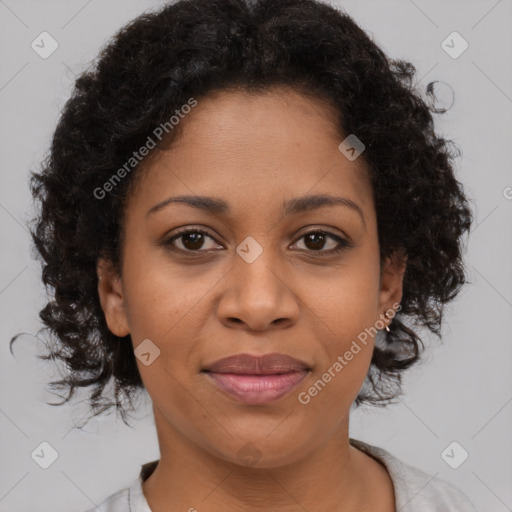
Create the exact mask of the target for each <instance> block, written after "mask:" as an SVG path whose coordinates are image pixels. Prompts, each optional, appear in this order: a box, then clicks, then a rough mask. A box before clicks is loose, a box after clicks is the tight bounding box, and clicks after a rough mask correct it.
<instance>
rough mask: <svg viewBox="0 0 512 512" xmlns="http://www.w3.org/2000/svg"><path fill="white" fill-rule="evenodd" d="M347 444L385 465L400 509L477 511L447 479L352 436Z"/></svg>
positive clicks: (414, 510)
mask: <svg viewBox="0 0 512 512" xmlns="http://www.w3.org/2000/svg"><path fill="white" fill-rule="evenodd" d="M350 443H351V444H352V446H354V447H355V448H358V449H360V450H362V451H364V452H365V453H367V454H368V455H370V456H372V457H373V458H375V459H377V460H379V461H380V462H381V463H382V464H384V466H386V469H387V470H388V473H389V475H390V477H391V480H392V481H393V486H394V488H395V500H396V507H397V510H400V512H427V511H428V512H476V509H475V507H474V506H473V504H472V503H471V502H470V501H469V499H468V498H467V497H466V496H465V495H464V494H463V493H462V492H461V491H460V490H459V489H457V487H455V486H454V485H452V484H450V483H448V482H447V481H445V480H442V479H440V478H437V477H436V476H435V475H434V476H432V475H428V474H427V473H425V472H424V471H421V470H420V469H418V468H415V467H413V466H409V465H408V464H405V463H404V462H402V461H400V460H399V459H397V458H396V457H395V456H393V455H392V454H390V453H389V452H387V451H386V450H384V449H382V448H378V447H376V446H372V445H369V444H367V443H363V442H362V441H357V440H355V439H351V440H350Z"/></svg>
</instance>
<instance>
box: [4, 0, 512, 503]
mask: <svg viewBox="0 0 512 512" xmlns="http://www.w3.org/2000/svg"><path fill="white" fill-rule="evenodd" d="M333 3H334V2H333ZM157 5H160V2H157V1H149V0H145V1H142V0H139V1H136V0H129V1H127V0H123V1H120V0H115V1H113V0H108V1H103V2H99V1H98V0H90V1H88V2H87V1H85V0H76V1H75V0H73V1H70V0H67V1H63V0H61V1H56V0H53V1H41V0H39V1H36V0H32V1H28V0H5V1H2V0H0V47H1V69H0V112H1V121H0V140H1V147H0V180H1V181H0V183H1V186H0V241H1V245H0V251H1V267H0V315H1V322H0V336H1V341H2V343H1V344H0V352H1V354H0V375H1V376H2V386H1V393H0V394H1V404H0V429H1V433H2V435H1V436H0V460H1V466H0V511H4V512H5V511H9V512H22V511H27V512H28V511H31V512H33V511H36V510H40V511H43V510H52V511H54V512H81V511H83V510H84V509H86V508H89V507H92V506H93V504H97V503H99V501H100V500H101V499H103V498H104V497H105V496H106V495H107V494H110V493H112V492H114V491H116V490H118V489H120V488H122V487H125V486H126V485H127V484H128V483H129V482H131V480H132V479H134V478H136V476H137V475H138V472H139V470H140V464H142V463H144V462H146V461H149V460H153V459H155V458H157V457H158V445H157V440H156V433H155V429H154V424H153V420H152V416H151V409H150V402H149V400H145V401H143V402H142V404H141V409H140V413H138V418H139V419H138V420H137V421H136V422H135V423H134V429H130V428H127V427H126V426H124V424H123V423H122V422H121V421H120V420H119V419H118V420H116V419H115V416H114V415H113V414H111V415H109V416H103V417H100V418H96V419H94V420H91V421H90V422H89V424H88V425H87V426H86V427H85V429H84V430H79V429H76V428H73V425H74V422H76V421H79V420H80V419H81V418H82V417H83V416H84V415H85V414H86V413H87V406H86V405H87V404H86V403H85V402H84V401H80V400H83V399H84V398H85V395H80V396H79V397H78V399H77V401H76V404H75V405H73V406H72V407H71V406H68V405H66V406H61V407H51V406H49V405H46V404H45V403H44V402H45V400H49V401H52V400H55V398H54V397H53V396H52V395H50V394H49V393H48V392H46V391H45V390H44V383H45V382H46V381H47V380H48V379H50V378H53V377H56V376H57V374H56V373H55V371H54V370H52V368H51V367H50V366H49V365H48V364H46V363H44V362H42V361H38V360H37V359H36V358H35V357H34V356H35V355H36V354H37V353H38V352H37V348H36V344H34V343H33V338H32V337H31V336H30V335H25V336H24V337H23V338H22V340H21V341H20V342H18V343H17V344H15V349H14V352H15V356H16V357H15V358H13V357H12V356H11V355H10V353H9V350H8V341H9V339H10V338H11V336H13V335H14V334H16V333H17V332H20V331H25V332H28V333H32V334H35V333H36V332H37V329H38V328H39V326H40V325H39V320H38V311H39V309H40V307H41V306H42V305H43V303H44V297H45V291H44V289H43V287H42V285H41V284H40V268H39V264H38V263H37V262H36V261H35V260H33V259H32V256H31V245H30V240H29V237H28V233H27V230H26V228H25V222H26V221H28V220H29V219H30V218H31V217H32V216H33V210H32V203H31V197H30V194H29V190H28V184H27V179H28V173H29V170H30V169H36V168H37V166H38V164H39V162H40V161H41V159H42V158H43V157H44V155H45V153H46V151H47V148H48V146H49V143H50V138H51V135H52V131H53V130H54V128H55V124H56V122H57V119H58V114H59V110H60V108H61V107H62V106H63V103H64V101H65V100H66V99H67V97H68V96H69V92H70V87H71V85H72V83H73V80H74V78H75V74H76V73H78V72H80V71H82V70H83V69H84V68H85V66H86V64H87V63H88V62H89V61H90V60H91V59H93V58H94V57H95V55H96V54H97V52H98V50H99V49H100V48H101V46H102V45H103V44H105V43H106V41H107V40H108V39H109V37H110V36H111V35H112V34H113V33H114V32H115V31H116V30H117V29H119V28H120V27H121V25H123V24H124V23H125V22H127V21H128V20H130V19H131V18H133V17H134V16H136V15H138V14H140V13H141V12H142V11H144V10H147V9H150V8H153V7H155V6H157ZM338 5H342V6H343V7H344V8H345V9H346V10H347V11H348V12H349V14H351V15H352V16H353V17H354V18H355V20H356V21H357V22H358V23H359V24H360V25H361V26H362V27H363V28H364V29H365V30H367V31H368V32H369V33H370V35H372V37H373V38H374V39H375V41H376V42H377V43H378V44H380V45H381V47H382V48H383V49H384V50H385V51H386V52H387V53H388V54H389V55H390V56H392V57H395V58H399V57H400V58H405V59H408V60H411V61H412V62H413V63H414V64H415V65H416V67H417V69H418V77H417V78H418V85H419V87H421V88H422V89H423V90H424V88H425V86H426V85H427V83H428V82H430V81H433V80H439V81H442V82H446V83H449V84H450V85H451V87H452V88H453V89H454V91H455V98H456V99H455V104H454V105H453V107H452V108H451V109H450V110H449V112H448V114H445V115H444V116H440V117H438V121H437V126H438V130H439V132H440V133H442V134H444V135H446V136H447V137H448V138H451V139H452V140H454V142H455V143H456V144H457V145H458V146H459V147H460V148H461V149H462V158H459V159H458V160H457V172H458V178H459V180H460V181H462V182H463V183H464V185H465V187H466V190H467V192H468V194H469V196H470V197H471V198H472V199H473V201H474V211H475V215H476V223H475V226H474V228H473V231H472V234H471V236H470V239H469V243H468V250H467V263H468V267H469V271H470V279H471V281H472V284H471V285H468V286H466V287H465V288H464V290H463V292H462V293H461V295H460V296H459V298H458V299H457V300H456V302H455V303H454V304H453V305H452V306H451V307H450V308H449V310H448V311H447V315H446V320H445V326H444V341H443V342H442V343H439V342H438V341H437V340H436V339H431V340H430V343H429V345H430V348H429V350H428V352H427V355H426V357H425V362H424V363H423V364H421V365H419V366H417V367H416V368H414V369H413V370H412V371H411V372H410V374H408V375H407V378H406V382H405V391H406V393H405V395H404V398H403V399H402V401H401V403H399V404H397V405H395V406H392V407H389V408H388V409H386V410H376V409H368V408H367V409H364V410H358V411H356V412H355V413H354V415H353V419H352V424H351V435H352V437H355V438H358V439H362V440H364V441H367V442H370V443H372V444H376V445H378V446H381V447H383V448H385V449H387V450H388V451H390V452H391V453H393V454H394V455H396V456H397V457H399V458H400V459H402V460H403V461H405V462H407V463H409V464H411V465H415V466H417V467H419V468H421V469H423V470H424V471H426V472H428V473H430V474H431V475H437V476H438V477H440V478H444V479H447V480H449V481H451V482H453V483H454V484H456V485H457V486H458V487H460V488H461V489H462V490H463V491H464V492H465V493H466V494H467V495H468V496H469V497H470V498H471V499H472V501H473V502H474V503H475V505H476V506H477V508H478V509H479V510H481V511H493V512H504V511H507V510H512V486H511V485H510V483H511V482H512V438H511V435H510V433H511V432H512V403H511V402H512V385H511V384H512V372H511V371H510V370H511V364H510V363H511V355H512V343H511V341H512V340H511V334H510V333H511V323H512V322H511V320H512V286H511V284H512V276H511V274H512V270H511V268H512V267H511V264H510V263H511V257H510V256H511V254H512V251H511V245H512V237H511V233H512V199H511V197H512V188H510V187H512V173H511V163H512V158H511V153H512V149H511V148H512V144H511V140H510V139H511V135H512V116H511V113H512V70H511V66H510V62H511V58H510V57H511V54H512V30H511V20H512V1H511V0H500V1H496V0H475V1H467V0H465V1H463V0H457V1H455V0H450V1H446V0H436V1H432V0H429V1H427V0H414V1H412V0H386V1H382V0H359V1H357V0H351V1H348V0H347V1H343V2H339V3H338ZM454 30H455V31H457V32H459V33H460V34H461V35H462V36H463V37H464V39H466V40H467V41H468V43H469V48H468V49H467V51H466V52H465V53H463V54H462V55H461V56H460V57H458V58H457V59H453V58H452V57H450V56H449V55H448V54H447V53H446V52H445V51H444V50H443V48H442V47H441V42H442V41H443V40H444V39H445V38H446V37H447V36H448V34H450V33H451V32H452V31H454ZM43 31H47V32H49V33H50V34H51V35H52V36H53V37H54V38H55V39H56V40H57V42H58V44H59V47H58V49H57V50H56V51H55V53H53V54H52V55H51V56H50V57H49V58H48V59H42V58H41V57H40V56H39V55H38V54H36V53H35V51H33V50H32V48H31V46H30V45H31V42H32V41H33V40H34V39H35V38H36V37H37V36H38V35H39V34H40V33H41V32H43ZM43 441H46V442H48V443H50V444H51V445H52V446H53V447H54V448H55V450H56V451H57V452H58V458H57V460H56V461H55V462H54V463H53V464H52V465H51V466H50V467H49V468H48V469H42V468H41V467H39V465H37V464H36V463H35V462H34V460H33V459H32V458H31V453H32V452H33V450H34V449H35V448H36V447H37V446H38V445H39V444H40V443H41V442H43ZM453 441H457V442H458V443H459V444H460V445H461V446H462V447H463V448H464V449H465V450H466V451H467V452H468V453H469V458H468V459H467V460H466V461H465V462H464V463H463V464H462V465H460V467H459V468H458V469H452V468H451V467H449V466H448V465H447V464H446V463H445V461H444V460H443V459H442V457H441V453H442V452H443V450H444V449H445V448H446V447H447V446H448V445H449V444H450V443H451V442H453ZM457 450H459V451H457ZM454 454H455V458H457V457H459V456H460V449H459V448H457V449H456V451H455V452H454Z"/></svg>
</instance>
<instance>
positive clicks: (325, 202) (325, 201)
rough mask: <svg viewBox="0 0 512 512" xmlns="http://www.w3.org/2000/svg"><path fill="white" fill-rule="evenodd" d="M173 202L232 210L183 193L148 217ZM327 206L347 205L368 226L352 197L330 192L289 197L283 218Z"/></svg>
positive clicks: (220, 211)
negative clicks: (334, 194)
mask: <svg viewBox="0 0 512 512" xmlns="http://www.w3.org/2000/svg"><path fill="white" fill-rule="evenodd" d="M173 203H181V204H186V205H188V206H191V207H193V208H196V209H198V210H202V211H205V212H209V213H213V214H215V215H228V214H229V212H230V208H229V205H228V203H226V202H225V201H223V200H222V199H217V198H215V197H208V196H193V195H183V196H176V197H169V198H167V199H165V200H164V201H162V202H160V203H158V204H156V205H154V206H153V207H151V208H150V209H149V210H148V212H147V214H146V217H148V216H150V215H153V214H154V213H156V212H158V211H160V210H162V209H163V208H165V207H166V206H168V205H170V204H173ZM326 206H346V207H348V208H350V209H352V210H353V211H355V212H356V213H358V214H359V216H360V217H361V220H362V221H363V224H364V225H365V227H366V221H365V218H364V214H363V210H362V209H361V207H360V206H359V205H358V204H357V203H355V202H354V201H352V200H351V199H348V198H347V197H340V196H332V195H328V194H321V195H310V196H302V197H295V198H293V199H289V200H288V201H284V202H283V204H282V205H281V218H283V217H286V216H289V215H296V214H298V213H304V212H309V211H313V210H318V209H319V208H323V207H326Z"/></svg>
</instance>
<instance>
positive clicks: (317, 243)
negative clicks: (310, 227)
mask: <svg viewBox="0 0 512 512" xmlns="http://www.w3.org/2000/svg"><path fill="white" fill-rule="evenodd" d="M309 242H313V244H312V247H311V246H310V245H309V244H308V243H309ZM324 242H325V235H324V234H323V233H310V234H309V235H307V236H306V241H305V243H306V247H308V249H322V247H323V245H324Z"/></svg>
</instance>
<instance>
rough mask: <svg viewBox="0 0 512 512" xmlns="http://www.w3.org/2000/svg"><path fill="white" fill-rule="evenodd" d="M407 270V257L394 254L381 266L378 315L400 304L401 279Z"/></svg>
mask: <svg viewBox="0 0 512 512" xmlns="http://www.w3.org/2000/svg"><path fill="white" fill-rule="evenodd" d="M406 268H407V255H405V254H403V253H400V252H395V253H393V254H392V255H391V256H389V257H388V258H386V260H385V262H384V263H383V265H382V270H381V286H380V300H379V310H380V313H385V312H386V311H388V310H390V309H394V307H393V304H400V302H401V300H402V294H403V278H404V274H405V270H406Z"/></svg>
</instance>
